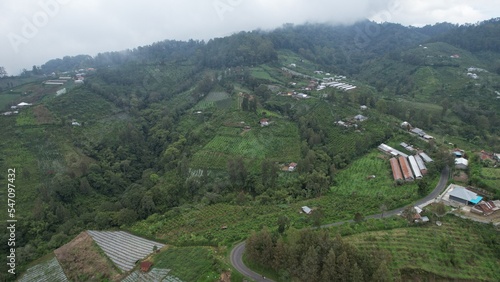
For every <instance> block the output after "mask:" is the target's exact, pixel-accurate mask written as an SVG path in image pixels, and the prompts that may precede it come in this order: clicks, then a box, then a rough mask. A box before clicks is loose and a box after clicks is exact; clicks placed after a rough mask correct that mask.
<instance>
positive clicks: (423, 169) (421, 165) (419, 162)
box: [415, 155, 427, 175]
mask: <svg viewBox="0 0 500 282" xmlns="http://www.w3.org/2000/svg"><path fill="white" fill-rule="evenodd" d="M415 160H416V161H417V165H418V168H419V169H420V172H421V173H422V175H426V174H427V167H426V166H425V163H424V160H423V159H422V157H420V155H415Z"/></svg>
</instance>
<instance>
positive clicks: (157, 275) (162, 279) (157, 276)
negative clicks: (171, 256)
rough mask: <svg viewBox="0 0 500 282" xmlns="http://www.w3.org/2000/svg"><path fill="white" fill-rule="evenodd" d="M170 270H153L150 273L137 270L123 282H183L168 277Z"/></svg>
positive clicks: (173, 277)
mask: <svg viewBox="0 0 500 282" xmlns="http://www.w3.org/2000/svg"><path fill="white" fill-rule="evenodd" d="M169 272H170V269H161V268H153V269H152V270H151V271H149V272H146V273H144V272H142V271H140V270H136V271H134V272H132V273H131V274H130V275H129V276H127V277H126V278H125V279H123V280H122V282H137V281H158V282H182V280H181V279H179V278H177V277H175V276H173V275H168V274H169Z"/></svg>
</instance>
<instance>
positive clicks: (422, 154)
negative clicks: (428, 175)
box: [419, 152, 433, 163]
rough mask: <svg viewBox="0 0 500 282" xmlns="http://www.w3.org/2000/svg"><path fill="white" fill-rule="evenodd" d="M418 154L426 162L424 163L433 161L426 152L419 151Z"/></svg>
mask: <svg viewBox="0 0 500 282" xmlns="http://www.w3.org/2000/svg"><path fill="white" fill-rule="evenodd" d="M419 155H420V156H421V157H422V159H423V160H424V162H426V163H432V162H433V160H432V159H431V157H429V156H428V155H427V154H426V153H424V152H421V153H419Z"/></svg>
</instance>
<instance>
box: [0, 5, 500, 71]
mask: <svg viewBox="0 0 500 282" xmlns="http://www.w3.org/2000/svg"><path fill="white" fill-rule="evenodd" d="M495 9H496V11H499V9H498V4H494V3H493V1H487V0H479V1H474V2H471V1H466V0H446V1H440V2H439V4H436V1H430V0H415V1H401V0H397V1H395V0H379V1H373V0H357V1H347V2H346V1H332V0H308V1H307V0H275V1H264V0H190V1H179V0H175V1H174V0H163V1H162V0H143V1H118V0H106V1H101V0H87V1H76V0H29V1H16V0H3V1H1V2H0V35H1V37H0V44H1V46H2V52H0V54H1V55H0V66H5V67H6V69H7V71H8V72H9V73H11V74H17V73H18V72H20V70H21V69H22V68H28V69H29V68H30V67H31V66H32V65H40V64H43V63H44V62H45V61H47V60H49V59H52V58H58V57H62V56H65V55H77V54H90V55H96V54H97V53H98V52H105V51H117V50H123V49H127V48H134V47H137V46H141V45H147V44H151V43H153V42H157V41H161V40H164V39H178V40H188V39H199V40H208V39H210V38H214V37H222V36H227V35H230V34H232V33H234V32H238V31H241V30H253V29H264V30H267V29H273V28H276V27H279V26H281V25H282V24H284V23H295V24H300V23H304V22H328V23H332V24H350V23H354V22H355V21H358V20H361V19H365V18H370V19H374V20H379V21H392V22H399V23H402V24H405V25H423V24H432V23H435V22H442V21H450V22H458V23H463V22H476V21H478V20H484V19H487V18H491V17H493V16H492V14H493V13H494V12H495ZM447 19H448V20H447Z"/></svg>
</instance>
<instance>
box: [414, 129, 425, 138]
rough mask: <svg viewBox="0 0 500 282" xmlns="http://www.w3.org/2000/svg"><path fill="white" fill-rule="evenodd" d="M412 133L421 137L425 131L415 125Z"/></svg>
mask: <svg viewBox="0 0 500 282" xmlns="http://www.w3.org/2000/svg"><path fill="white" fill-rule="evenodd" d="M411 132H412V133H415V134H417V135H418V136H420V137H422V136H424V135H425V131H423V130H422V129H420V128H418V127H415V128H413V129H412V130H411Z"/></svg>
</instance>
